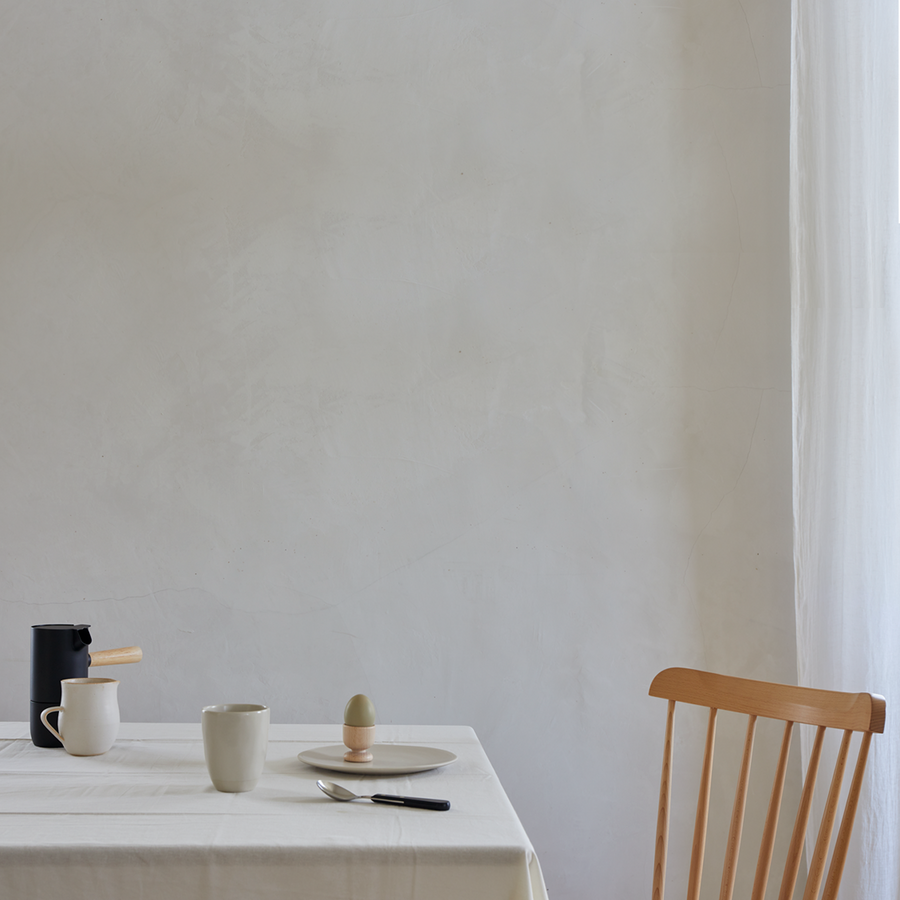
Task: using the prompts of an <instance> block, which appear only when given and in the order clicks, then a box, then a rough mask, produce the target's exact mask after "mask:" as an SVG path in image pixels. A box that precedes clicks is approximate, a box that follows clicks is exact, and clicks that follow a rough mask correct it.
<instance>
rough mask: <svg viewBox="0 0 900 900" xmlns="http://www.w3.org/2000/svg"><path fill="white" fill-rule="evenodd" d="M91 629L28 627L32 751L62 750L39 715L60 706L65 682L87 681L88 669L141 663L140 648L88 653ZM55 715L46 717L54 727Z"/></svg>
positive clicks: (53, 626)
mask: <svg viewBox="0 0 900 900" xmlns="http://www.w3.org/2000/svg"><path fill="white" fill-rule="evenodd" d="M90 629H91V626H90V625H32V626H31V740H32V742H33V743H34V745H35V747H61V746H62V744H60V742H59V741H58V740H57V739H56V738H55V737H53V735H52V734H51V733H50V732H49V731H48V730H47V729H46V728H45V727H44V723H43V722H42V721H41V713H42V712H43V711H44V710H45V709H47V707H48V706H59V703H60V700H61V698H62V687H61V686H60V682H61V681H62V680H63V679H64V678H87V674H88V667H89V666H111V665H114V664H117V663H132V662H140V661H141V657H142V656H143V654H142V653H141V648H140V647H120V648H118V649H117V650H100V651H97V652H94V653H89V652H88V646H89V645H90V643H91V631H90ZM57 715H58V713H50V715H49V716H48V717H47V718H48V719H49V720H50V721H51V723H52V724H53V726H54V727H56V725H57V723H56V718H57Z"/></svg>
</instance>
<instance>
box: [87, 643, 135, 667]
mask: <svg viewBox="0 0 900 900" xmlns="http://www.w3.org/2000/svg"><path fill="white" fill-rule="evenodd" d="M143 656H144V654H143V653H142V652H141V648H140V647H117V648H116V649H115V650H98V651H97V652H96V653H89V654H88V665H89V666H117V665H119V663H135V662H140V661H141V659H142V658H143Z"/></svg>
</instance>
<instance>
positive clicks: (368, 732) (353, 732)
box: [344, 725, 375, 762]
mask: <svg viewBox="0 0 900 900" xmlns="http://www.w3.org/2000/svg"><path fill="white" fill-rule="evenodd" d="M374 743H375V726H374V725H345V726H344V744H345V746H347V747H349V748H350V749H349V750H348V751H347V752H346V753H345V754H344V761H345V762H372V758H373V757H372V753H371V751H370V750H369V747H371V746H372V745H373V744H374Z"/></svg>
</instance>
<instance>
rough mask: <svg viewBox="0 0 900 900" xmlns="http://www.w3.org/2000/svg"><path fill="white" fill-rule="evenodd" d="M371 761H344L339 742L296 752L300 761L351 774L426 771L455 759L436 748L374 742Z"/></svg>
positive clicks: (453, 754)
mask: <svg viewBox="0 0 900 900" xmlns="http://www.w3.org/2000/svg"><path fill="white" fill-rule="evenodd" d="M371 750H372V761H371V762H364V763H354V762H346V761H345V760H344V754H345V753H346V752H347V748H346V747H345V746H344V745H343V744H334V745H333V746H330V747H316V749H315V750H304V751H303V752H302V753H298V754H297V759H299V760H300V762H304V763H306V764H307V765H308V766H314V767H315V768H317V769H328V770H329V771H331V772H352V773H353V774H354V775H403V774H408V773H410V772H427V771H428V770H429V769H438V768H440V767H441V766H448V765H450V763H452V762H454V761H455V760H456V754H455V753H451V752H450V751H449V750H440V749H438V748H437V747H413V746H410V745H409V744H375V745H374V746H373V747H372V748H371Z"/></svg>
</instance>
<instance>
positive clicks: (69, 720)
mask: <svg viewBox="0 0 900 900" xmlns="http://www.w3.org/2000/svg"><path fill="white" fill-rule="evenodd" d="M60 685H61V686H62V697H61V699H60V704H61V705H60V706H51V707H50V708H49V709H45V710H44V711H43V712H42V713H41V721H42V722H43V723H44V725H46V726H47V730H48V731H50V732H51V733H52V734H53V735H54V737H56V738H58V739H59V741H60V743H61V744H62V745H63V747H65V748H66V752H67V753H71V754H72V756H99V755H100V754H101V753H106V751H107V750H109V748H110V747H112V745H113V744H114V743H115V740H116V736H117V735H118V733H119V699H118V695H117V692H118V687H119V682H118V681H116V679H115V678H64V679H63V680H62V681H61V682H60ZM57 710H58V711H59V721H58V722H57V723H56V724H57V726H58V727H59V731H57V730H56V728H54V727H53V726H52V725H51V724H50V723H49V722H48V721H47V716H48V715H50V713H52V712H56V711H57Z"/></svg>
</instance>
